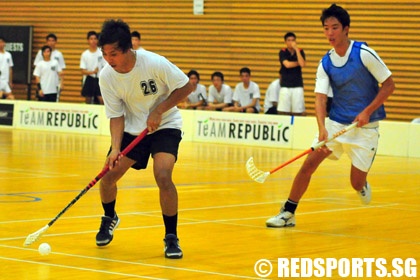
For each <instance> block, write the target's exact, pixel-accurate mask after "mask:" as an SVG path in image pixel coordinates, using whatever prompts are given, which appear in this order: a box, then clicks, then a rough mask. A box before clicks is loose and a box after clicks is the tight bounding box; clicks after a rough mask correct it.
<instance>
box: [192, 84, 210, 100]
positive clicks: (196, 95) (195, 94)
mask: <svg viewBox="0 0 420 280" xmlns="http://www.w3.org/2000/svg"><path fill="white" fill-rule="evenodd" d="M188 100H189V101H190V103H197V102H199V101H200V100H207V91H206V87H205V86H203V85H202V84H197V88H196V89H195V90H194V91H192V92H191V93H190V94H189V95H188Z"/></svg>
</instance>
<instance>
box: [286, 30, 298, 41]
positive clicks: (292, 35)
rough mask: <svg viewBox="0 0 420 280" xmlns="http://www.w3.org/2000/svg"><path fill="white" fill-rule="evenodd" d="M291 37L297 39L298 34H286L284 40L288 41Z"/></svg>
mask: <svg viewBox="0 0 420 280" xmlns="http://www.w3.org/2000/svg"><path fill="white" fill-rule="evenodd" d="M289 37H293V38H295V39H296V34H295V33H293V32H287V33H286V34H284V40H285V41H286V40H287V38H289Z"/></svg>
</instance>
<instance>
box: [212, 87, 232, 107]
mask: <svg viewBox="0 0 420 280" xmlns="http://www.w3.org/2000/svg"><path fill="white" fill-rule="evenodd" d="M232 96H233V92H232V88H231V87H230V86H228V85H227V84H222V88H221V89H220V92H218V91H217V88H216V87H215V86H214V85H211V86H209V97H208V102H209V103H219V104H220V103H226V104H230V103H232Z"/></svg>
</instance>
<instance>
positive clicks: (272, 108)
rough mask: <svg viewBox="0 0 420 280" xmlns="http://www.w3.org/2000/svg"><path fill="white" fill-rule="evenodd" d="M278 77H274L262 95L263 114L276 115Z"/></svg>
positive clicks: (278, 89)
mask: <svg viewBox="0 0 420 280" xmlns="http://www.w3.org/2000/svg"><path fill="white" fill-rule="evenodd" d="M279 92H280V78H279V79H275V80H274V81H273V82H272V83H271V84H270V85H269V86H268V88H267V91H266V93H265V97H264V114H268V115H277V102H278V100H279Z"/></svg>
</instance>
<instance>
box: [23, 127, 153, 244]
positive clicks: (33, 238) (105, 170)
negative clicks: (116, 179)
mask: <svg viewBox="0 0 420 280" xmlns="http://www.w3.org/2000/svg"><path fill="white" fill-rule="evenodd" d="M147 132H148V130H147V128H146V129H145V130H143V131H142V132H141V133H140V135H138V136H137V137H136V138H135V139H134V140H133V141H132V142H131V143H130V144H129V145H128V146H127V147H126V148H125V149H124V150H123V151H122V152H121V153H120V155H122V156H125V155H126V154H127V153H128V152H130V151H131V150H132V149H133V148H134V146H136V145H137V144H138V143H139V142H140V141H141V140H142V139H143V138H144V137H145V136H146V135H147ZM108 171H109V166H105V167H104V168H103V169H102V171H101V172H100V173H99V174H98V175H96V177H95V179H93V180H92V181H90V183H89V184H88V185H87V186H86V187H85V188H84V189H83V190H82V191H81V192H80V193H79V194H78V195H77V196H76V197H75V198H74V199H73V200H72V201H71V202H70V203H69V204H68V205H67V206H66V207H64V209H63V210H61V212H60V213H58V215H57V216H55V218H54V219H52V220H51V221H50V222H49V223H48V224H47V225H45V226H44V227H43V228H41V229H39V230H37V231H35V232H34V233H31V234H29V235H28V237H26V240H25V242H24V243H23V245H24V246H29V245H31V244H32V243H34V242H35V241H37V240H38V239H39V238H40V237H41V235H42V234H44V233H45V232H46V231H47V230H48V228H50V227H51V226H52V225H53V224H54V223H55V222H56V221H57V220H58V219H59V218H60V217H61V215H63V214H64V213H65V212H66V211H67V210H68V209H69V208H70V207H71V206H73V204H75V203H76V202H77V201H78V200H79V199H80V198H81V197H82V196H83V195H84V194H85V193H87V191H88V190H90V188H92V187H93V186H94V185H95V184H96V183H97V182H98V181H99V180H100V179H101V178H102V177H104V176H105V174H106V173H108Z"/></svg>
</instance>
